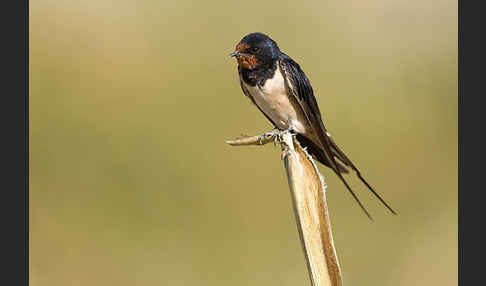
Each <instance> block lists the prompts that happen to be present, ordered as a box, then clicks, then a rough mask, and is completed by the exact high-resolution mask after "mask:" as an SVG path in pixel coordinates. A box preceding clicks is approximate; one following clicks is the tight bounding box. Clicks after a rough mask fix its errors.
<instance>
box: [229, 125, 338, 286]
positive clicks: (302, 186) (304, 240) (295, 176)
mask: <svg viewBox="0 0 486 286" xmlns="http://www.w3.org/2000/svg"><path fill="white" fill-rule="evenodd" d="M273 140H274V139H273V138H272V137H271V136H268V135H260V136H247V137H243V138H239V139H236V140H233V141H227V143H228V144H230V145H233V146H242V145H263V144H266V143H269V142H272V141H273ZM278 142H279V143H280V145H281V147H282V159H283V161H284V166H285V170H286V172H287V179H288V183H289V187H290V194H291V197H292V202H293V208H294V213H295V218H296V221H297V229H298V231H299V236H300V240H301V244H302V248H303V250H304V254H305V259H306V262H307V270H308V272H309V277H310V280H311V285H313V286H324V285H326V286H341V285H342V278H341V269H340V267H339V263H338V259H337V255H336V250H335V248H334V242H333V239H332V231H331V225H330V221H329V214H328V211H327V203H326V184H325V182H324V179H323V177H322V176H321V174H320V173H319V170H318V169H317V166H316V164H315V163H314V160H313V159H312V158H311V157H310V156H309V154H308V153H307V152H306V151H305V150H304V149H303V148H302V147H301V145H300V144H299V142H298V141H297V139H296V138H295V136H292V135H291V134H290V133H281V136H279V138H278Z"/></svg>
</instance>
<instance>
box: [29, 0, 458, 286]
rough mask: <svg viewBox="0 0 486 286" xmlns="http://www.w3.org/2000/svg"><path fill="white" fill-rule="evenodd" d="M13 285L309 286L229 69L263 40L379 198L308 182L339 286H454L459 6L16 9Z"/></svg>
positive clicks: (177, 4)
mask: <svg viewBox="0 0 486 286" xmlns="http://www.w3.org/2000/svg"><path fill="white" fill-rule="evenodd" d="M30 5H31V7H30V87H31V91H30V214H29V218H30V262H29V266H30V282H31V285H35V286H37V285H38V286H44V285H45V286H48V285H49V286H56V285H83V286H84V285H309V280H308V275H307V270H306V266H305V261H304V255H303V253H302V250H301V246H300V242H299V238H298V233H297V229H296V225H295V219H294V214H293V212H292V207H291V198H290V194H289V190H288V186H287V181H286V177H285V172H284V168H283V165H282V161H281V160H280V152H279V149H278V148H276V147H273V146H272V145H271V144H269V145H266V146H264V147H240V148H237V147H230V146H228V145H227V144H225V140H227V139H232V138H234V137H236V136H238V135H240V134H241V133H246V134H250V135H253V134H259V133H261V132H264V131H268V130H269V129H270V128H271V125H270V124H269V123H268V122H267V121H266V119H265V117H264V116H263V115H261V114H260V113H259V111H258V110H257V109H256V108H255V107H253V106H251V104H250V101H249V100H248V99H247V98H245V97H244V96H243V94H242V92H241V89H240V86H239V84H238V77H237V71H236V63H235V61H234V59H230V58H228V57H227V55H228V53H230V52H232V51H233V49H234V47H235V45H236V44H237V43H238V41H239V40H240V39H241V38H242V37H243V36H244V35H246V34H247V33H250V32H255V31H260V32H264V33H267V34H269V35H270V36H271V37H272V38H273V39H275V40H276V41H277V42H278V44H279V46H280V48H281V49H282V50H283V51H285V52H286V53H288V54H289V55H290V56H291V57H293V58H294V60H296V61H297V62H298V63H299V64H300V65H301V67H302V68H303V69H304V71H305V72H306V74H307V75H308V77H309V78H310V81H311V83H312V84H313V87H314V90H315V92H316V97H317V100H318V103H319V105H320V108H321V110H322V112H323V118H324V123H325V124H326V125H327V127H328V129H329V131H330V132H331V134H332V135H333V137H334V138H335V140H336V142H337V143H338V144H339V145H340V146H341V148H342V149H343V150H344V151H345V152H346V153H347V154H348V155H349V157H350V158H351V159H352V160H353V161H354V162H355V164H356V165H357V166H358V167H359V168H360V169H361V170H362V173H363V174H364V176H365V177H366V178H367V179H368V180H369V181H370V182H371V183H372V185H374V186H375V188H376V189H377V191H378V192H379V193H381V194H382V195H383V197H384V198H385V199H386V200H387V201H388V202H389V203H390V204H391V205H392V206H393V207H394V208H396V209H397V211H398V213H399V216H397V217H395V216H392V215H390V214H389V213H388V212H387V211H386V209H385V208H384V207H382V206H381V205H380V204H379V202H378V201H377V200H376V199H374V198H373V197H372V196H371V194H370V193H369V192H368V191H367V190H366V189H365V187H364V185H362V184H361V183H360V182H359V180H358V179H357V178H356V177H355V176H353V175H350V176H347V178H349V179H348V180H349V182H350V184H351V186H352V187H353V188H354V189H355V190H356V192H357V194H358V196H360V198H361V199H362V201H363V202H364V204H365V205H366V206H367V207H368V208H369V210H370V212H371V213H372V215H374V217H375V222H373V223H372V222H370V221H369V220H368V219H367V218H366V216H365V215H364V214H363V213H362V212H361V210H360V209H359V207H358V206H357V205H356V203H355V202H354V201H353V199H352V197H351V196H350V195H349V194H348V193H347V191H346V189H345V187H344V186H343V185H342V183H340V182H339V181H338V179H337V178H336V177H335V175H334V174H333V173H332V172H330V170H328V169H326V168H324V167H323V168H321V170H322V172H323V175H324V177H325V179H326V182H327V184H328V191H327V194H328V204H329V211H330V215H331V219H332V226H333V231H334V239H335V243H336V248H337V253H338V257H339V261H340V263H341V266H342V269H343V275H344V283H345V285H395V286H399V285H456V284H457V282H456V280H457V3H456V2H455V1H452V0H436V1H430V2H423V1H418V0H414V1H403V0H393V1H384V0H379V1H378V0H377V1H358V0H352V1H317V0H315V1H303V2H302V1H292V2H283V1H257V0H246V1H234V2H228V1H189V0H186V1H184V0H183V1H154V0H144V1H123V0H122V1H110V0H99V1H54V0H35V1H31V3H30Z"/></svg>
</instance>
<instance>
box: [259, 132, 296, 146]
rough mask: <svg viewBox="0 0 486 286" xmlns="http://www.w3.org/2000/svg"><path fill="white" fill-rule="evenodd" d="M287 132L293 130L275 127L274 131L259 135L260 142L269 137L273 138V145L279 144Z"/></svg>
mask: <svg viewBox="0 0 486 286" xmlns="http://www.w3.org/2000/svg"><path fill="white" fill-rule="evenodd" d="M287 133H292V130H290V129H287V130H283V131H281V130H279V129H277V128H274V129H273V130H272V131H269V132H265V133H263V134H262V135H260V136H258V144H260V145H262V144H263V140H265V139H267V138H273V145H274V146H277V142H279V141H282V139H283V135H284V134H287Z"/></svg>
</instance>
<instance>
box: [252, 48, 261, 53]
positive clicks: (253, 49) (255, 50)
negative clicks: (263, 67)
mask: <svg viewBox="0 0 486 286" xmlns="http://www.w3.org/2000/svg"><path fill="white" fill-rule="evenodd" d="M258 50H260V49H259V48H257V47H253V48H251V51H252V52H254V53H256V52H258Z"/></svg>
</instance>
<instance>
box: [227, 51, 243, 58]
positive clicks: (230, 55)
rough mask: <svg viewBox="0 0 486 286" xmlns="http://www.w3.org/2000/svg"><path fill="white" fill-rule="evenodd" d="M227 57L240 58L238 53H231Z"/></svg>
mask: <svg viewBox="0 0 486 286" xmlns="http://www.w3.org/2000/svg"><path fill="white" fill-rule="evenodd" d="M228 56H229V57H231V58H232V57H236V56H241V53H240V52H232V53H231V54H229V55H228Z"/></svg>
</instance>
